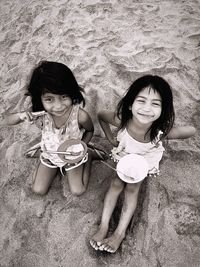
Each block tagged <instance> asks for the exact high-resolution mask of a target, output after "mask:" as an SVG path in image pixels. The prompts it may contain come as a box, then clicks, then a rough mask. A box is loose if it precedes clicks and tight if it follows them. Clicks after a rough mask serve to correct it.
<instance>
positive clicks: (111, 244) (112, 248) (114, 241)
mask: <svg viewBox="0 0 200 267" xmlns="http://www.w3.org/2000/svg"><path fill="white" fill-rule="evenodd" d="M106 233H107V231H106ZM106 233H105V232H103V231H101V230H100V231H98V232H97V233H96V234H95V235H94V236H93V238H92V239H91V240H90V244H91V246H92V247H93V248H94V249H95V250H101V251H107V252H110V253H115V252H116V251H117V249H118V248H119V246H120V244H121V242H122V241H123V239H124V237H125V236H124V235H119V234H116V233H114V234H113V235H112V236H110V237H108V238H105V239H104V237H105V236H106Z"/></svg>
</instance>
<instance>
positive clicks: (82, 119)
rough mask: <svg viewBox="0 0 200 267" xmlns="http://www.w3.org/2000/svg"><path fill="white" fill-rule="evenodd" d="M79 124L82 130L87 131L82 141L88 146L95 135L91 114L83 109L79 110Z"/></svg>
mask: <svg viewBox="0 0 200 267" xmlns="http://www.w3.org/2000/svg"><path fill="white" fill-rule="evenodd" d="M78 122H79V125H80V128H84V130H85V132H84V134H83V137H82V141H84V142H85V143H86V144H88V143H89V141H90V140H91V138H92V136H93V133H94V125H93V122H92V119H91V118H90V116H89V114H88V113H87V112H86V111H85V110H83V109H81V108H80V109H79V114H78Z"/></svg>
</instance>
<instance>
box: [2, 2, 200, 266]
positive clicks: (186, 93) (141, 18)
mask: <svg viewBox="0 0 200 267" xmlns="http://www.w3.org/2000/svg"><path fill="white" fill-rule="evenodd" d="M0 23H1V24H0V25H1V26H0V27H1V34H0V47H1V48H0V60H1V77H0V92H1V94H0V104H1V105H0V113H1V114H3V113H4V112H5V111H6V110H10V111H17V110H18V111H19V110H20V109H23V108H25V107H26V106H28V105H29V103H28V100H27V103H26V102H25V103H22V102H21V101H20V99H21V98H22V96H23V95H24V93H25V90H26V85H27V81H28V80H29V75H30V71H31V70H32V68H33V67H34V66H35V64H37V63H38V62H39V61H40V60H53V61H60V62H63V63H65V64H67V65H68V66H69V67H70V68H71V69H72V70H73V72H74V74H75V76H76V78H77V80H78V82H79V84H80V85H81V86H82V87H83V88H84V89H85V97H86V102H87V105H86V109H87V111H88V112H89V113H90V114H91V116H92V119H93V121H94V124H95V135H96V137H95V138H94V140H96V141H97V142H98V143H99V144H100V145H103V146H105V148H106V149H108V151H109V149H110V147H109V145H108V143H107V141H106V140H104V137H103V133H102V131H101V130H100V127H99V124H98V122H97V117H96V113H97V112H98V111H99V110H101V109H103V108H105V109H114V107H115V105H116V103H117V101H118V100H119V99H120V97H121V96H122V95H123V94H124V92H125V90H126V89H127V88H128V87H129V85H130V84H131V82H132V81H133V80H135V79H136V78H138V77H140V76H142V75H144V74H147V73H151V74H157V75H160V76H162V77H163V78H165V79H166V80H167V81H168V82H169V83H170V85H171V86H172V88H173V94H174V105H175V109H176V124H179V125H180V124H190V125H194V126H195V127H196V128H197V133H196V135H195V136H194V137H192V138H191V139H189V140H184V141H173V142H169V143H168V144H165V147H166V152H165V155H164V157H163V160H162V163H161V175H160V176H159V177H156V178H151V179H146V180H145V181H144V183H143V185H142V189H141V194H140V199H139V204H138V207H137V211H136V213H135V216H134V218H133V220H132V222H131V225H130V227H129V228H128V231H127V236H126V238H125V240H124V242H123V243H122V245H121V246H120V248H119V250H118V251H117V252H116V253H115V254H107V253H102V252H98V251H97V252H96V251H95V250H94V249H93V248H92V247H91V246H90V245H89V239H90V237H91V236H92V235H93V234H94V233H95V231H96V230H97V225H98V223H99V220H100V215H101V209H102V205H103V199H104V195H105V192H106V190H107V188H108V186H109V183H110V180H111V178H112V176H113V175H115V173H114V172H113V171H112V170H111V169H108V168H107V167H106V166H105V165H103V164H102V163H101V162H99V161H96V162H94V163H93V166H92V175H91V182H90V184H89V188H88V191H87V192H86V193H85V194H84V195H83V196H81V197H79V198H78V197H75V196H72V195H71V194H70V193H69V190H68V185H67V183H66V181H63V180H62V179H61V178H60V177H56V179H55V180H54V182H53V184H52V187H51V189H50V191H49V192H48V194H47V195H46V196H44V197H40V196H37V195H35V194H33V193H32V191H31V189H30V186H31V183H32V174H33V171H34V170H35V167H36V166H37V160H38V159H37V158H34V159H30V158H26V157H25V156H24V152H25V150H26V149H27V148H29V147H30V145H31V144H33V143H34V142H35V140H36V139H37V138H38V136H39V133H40V131H39V129H38V127H37V126H36V125H29V124H27V123H23V124H20V125H17V126H12V127H8V126H4V127H2V126H1V130H0V141H1V150H0V163H1V168H0V266H1V267H44V266H48V267H77V266H87V267H96V266H110V267H114V266H115V267H117V266H120V267H121V266H123V267H127V266H130V267H132V266H136V267H149V266H150V267H161V266H162V267H198V266H200V256H199V255H200V208H199V207H200V175H199V173H200V136H199V129H200V126H199V125H200V123H199V121H200V116H199V115H200V106H199V103H200V90H199V84H200V83H199V73H200V68H199V62H200V60H199V55H200V53H199V52H200V49H199V48H200V3H199V1H198V0H190V1H185V0H182V1H181V0H179V1H176V0H166V1H161V0H159V1H158V0H151V1H148V0H138V1H131V0H113V1H111V0H110V1H109V0H85V1H80V0H76V1H75V0H74V1H72V0H43V1H39V0H26V1H21V0H15V1H11V0H1V1H0ZM63 191H64V195H65V196H63ZM119 210H120V202H119V204H118V208H117V210H116V212H115V214H114V216H113V218H112V221H111V229H114V228H115V227H116V219H117V218H118V215H119Z"/></svg>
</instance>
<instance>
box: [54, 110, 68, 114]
mask: <svg viewBox="0 0 200 267" xmlns="http://www.w3.org/2000/svg"><path fill="white" fill-rule="evenodd" d="M64 112H65V110H61V111H54V113H55V114H63V113H64Z"/></svg>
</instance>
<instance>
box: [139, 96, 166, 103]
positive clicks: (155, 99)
mask: <svg viewBox="0 0 200 267" xmlns="http://www.w3.org/2000/svg"><path fill="white" fill-rule="evenodd" d="M139 97H140V98H143V99H147V97H145V96H141V95H138V96H137V97H136V98H139ZM152 101H159V102H162V100H160V99H158V98H154V99H152Z"/></svg>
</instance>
